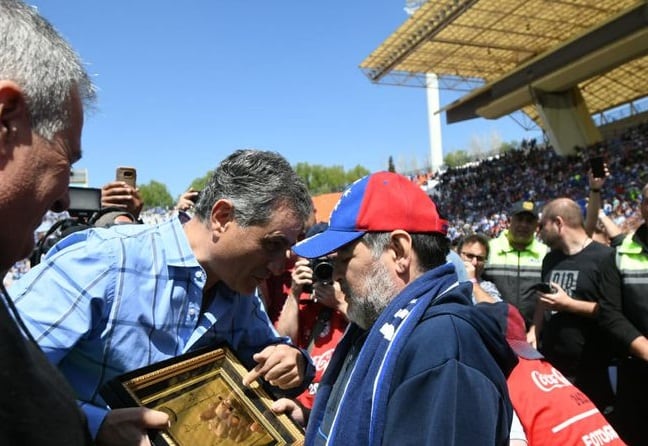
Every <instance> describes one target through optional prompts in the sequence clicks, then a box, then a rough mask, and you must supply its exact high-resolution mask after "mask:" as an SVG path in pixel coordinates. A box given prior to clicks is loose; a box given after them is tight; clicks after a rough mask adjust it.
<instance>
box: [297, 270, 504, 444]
mask: <svg viewBox="0 0 648 446" xmlns="http://www.w3.org/2000/svg"><path fill="white" fill-rule="evenodd" d="M419 281H422V282H419ZM444 281H445V284H444V285H443V287H442V288H443V290H444V291H445V292H444V293H442V292H439V290H440V289H441V287H439V286H438V284H439V283H440V282H444ZM448 281H451V282H454V284H453V285H452V286H451V287H450V290H449V291H447V286H446V285H447V282H448ZM471 293H472V287H471V286H470V284H461V285H458V284H457V283H456V276H455V274H454V268H453V267H451V266H450V267H449V268H448V266H447V265H446V266H443V267H440V268H436V269H435V270H432V271H431V272H428V273H426V274H425V275H424V276H422V277H420V278H418V279H417V280H416V281H415V282H412V284H410V285H409V286H408V287H407V288H405V290H403V292H401V294H399V296H397V297H396V298H395V299H394V301H397V300H400V301H401V304H400V305H402V302H406V301H407V300H409V299H411V298H412V297H414V298H416V300H417V301H420V302H424V303H425V302H426V303H425V304H424V305H425V307H424V308H423V309H421V311H420V314H419V315H418V316H416V318H415V319H414V320H413V321H410V322H411V323H412V325H413V326H412V327H411V328H410V330H409V332H407V333H408V334H407V335H406V337H405V338H404V339H402V340H401V343H400V344H398V348H394V349H392V350H394V351H390V349H389V347H387V348H386V349H385V348H383V347H381V346H380V345H379V344H375V343H374V344H372V343H371V339H372V336H373V335H375V334H376V333H375V332H381V333H384V329H383V330H382V331H381V327H383V328H384V321H382V319H383V315H381V318H380V319H379V320H378V321H377V322H376V324H374V327H373V328H372V329H371V332H370V333H369V335H368V337H367V340H366V341H365V344H364V345H363V348H362V352H361V353H360V356H359V358H358V360H357V361H358V362H357V363H356V366H355V367H356V368H358V367H359V364H358V363H361V362H363V361H364V362H372V363H377V364H379V365H378V366H377V367H380V368H381V371H379V372H375V368H372V367H371V366H368V367H367V368H366V369H362V368H361V369H360V371H359V372H358V371H357V370H355V369H354V372H353V373H352V375H351V379H350V380H349V387H348V388H347V390H346V392H345V396H344V398H343V402H342V403H340V406H339V407H338V411H337V414H336V417H335V422H334V428H333V429H332V431H331V432H330V433H329V434H331V436H330V438H329V442H328V444H333V445H338V444H339V445H342V444H344V445H349V444H353V445H369V444H385V445H394V444H398V445H407V444H411V445H426V444H434V445H505V444H508V435H509V430H510V420H511V416H512V408H511V404H510V401H509V399H508V392H507V387H506V378H505V375H507V374H508V373H509V372H510V370H511V369H512V368H513V366H514V365H515V364H516V363H517V359H516V357H515V355H514V353H513V352H512V351H511V349H510V348H509V346H508V344H507V343H506V340H505V339H504V336H503V335H502V334H501V330H500V329H499V328H498V325H497V323H496V321H495V319H493V318H492V317H491V316H490V315H489V314H488V312H487V311H483V310H482V309H481V308H480V307H475V306H472V305H471V301H470V296H471ZM402 294H406V295H407V294H412V295H413V296H406V297H405V299H404V300H403V299H402V298H401V295H402ZM430 294H434V296H430ZM439 295H440V297H438V296H439ZM435 297H436V300H435ZM426 299H427V300H426ZM394 301H392V304H394V303H395V302H394ZM392 304H390V306H389V307H388V308H387V309H386V310H385V312H383V314H384V313H388V312H394V310H395V309H394V308H392ZM412 305H414V306H416V303H413V304H412ZM495 305H498V304H495ZM502 305H505V304H502ZM397 307H398V305H397ZM412 314H414V311H412ZM406 320H407V319H406ZM402 325H405V323H403V324H402ZM363 334H364V332H363V331H362V330H361V329H360V328H358V327H357V326H355V325H354V324H352V325H351V326H350V328H349V330H348V331H347V333H346V334H345V337H344V339H343V340H342V342H341V343H340V344H339V346H338V348H337V349H336V351H335V353H334V355H333V358H332V360H331V363H330V364H329V367H328V368H327V371H326V373H325V375H324V377H323V379H322V382H321V383H320V386H319V389H318V394H317V398H316V401H315V406H314V408H313V412H312V413H311V418H310V421H309V424H308V431H307V437H306V444H307V445H312V444H322V441H321V440H322V437H323V433H322V432H318V431H319V426H320V423H321V419H322V417H323V413H324V410H325V407H326V403H327V399H328V396H329V395H330V391H331V388H332V386H333V383H334V382H335V379H336V377H337V375H338V373H339V371H340V368H341V365H342V363H343V360H344V358H345V357H346V353H347V351H348V349H349V346H350V345H351V344H352V342H353V340H354V339H357V338H358V337H359V336H362V335H363ZM377 338H380V335H377ZM379 342H380V341H379ZM368 346H371V348H370V350H372V351H367V350H368ZM382 350H386V351H387V353H381V351H382ZM363 355H364V359H363ZM385 358H389V359H388V360H385ZM389 361H391V362H393V367H392V368H391V369H390V370H389V372H388V373H383V372H382V368H383V367H384V364H385V362H389ZM354 374H356V375H360V376H354ZM379 375H380V376H381V377H380V378H376V376H379ZM380 389H388V390H386V391H384V392H382V393H383V394H382V395H381V391H380ZM381 400H382V401H383V402H384V404H381V403H380V401H381ZM317 436H319V439H318V441H317V442H316V441H315V438H316V437H317Z"/></svg>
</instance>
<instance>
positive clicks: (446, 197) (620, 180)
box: [4, 123, 648, 286]
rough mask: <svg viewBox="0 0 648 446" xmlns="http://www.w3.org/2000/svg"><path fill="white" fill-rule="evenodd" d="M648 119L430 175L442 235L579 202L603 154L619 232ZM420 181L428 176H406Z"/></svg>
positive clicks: (155, 215) (633, 217)
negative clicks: (529, 204) (589, 143)
mask: <svg viewBox="0 0 648 446" xmlns="http://www.w3.org/2000/svg"><path fill="white" fill-rule="evenodd" d="M647 148H648V123H643V124H640V125H638V126H636V127H632V128H630V129H628V130H626V131H625V132H624V133H622V134H620V135H619V136H616V137H613V138H611V139H609V140H608V141H607V142H606V143H605V145H602V144H599V145H596V146H594V147H589V148H585V149H583V150H582V151H581V153H580V155H579V156H573V157H562V156H559V155H557V154H556V153H555V151H554V150H553V148H552V147H551V146H549V145H547V144H535V143H534V144H529V143H527V142H526V141H525V143H524V144H521V146H520V147H519V148H518V149H517V150H512V151H509V152H506V153H504V154H501V155H497V156H493V157H490V158H488V159H485V160H482V161H480V162H473V163H469V164H468V165H466V166H464V167H458V168H451V169H448V170H446V171H445V172H444V173H443V174H441V175H438V176H437V177H436V178H434V179H435V180H436V181H435V182H436V186H435V187H434V189H432V190H430V189H428V192H429V193H430V194H432V195H433V196H434V199H435V201H436V202H437V203H438V204H439V207H440V209H442V210H443V211H444V212H445V215H446V217H447V218H448V220H449V221H450V223H451V227H450V229H449V231H448V236H449V237H450V239H451V240H452V241H455V242H458V241H459V240H460V239H461V238H462V237H464V236H466V235H470V234H474V233H483V234H486V235H488V236H489V237H491V238H492V237H496V236H497V235H498V234H499V233H500V232H501V231H502V230H504V229H506V228H507V227H508V220H509V218H508V217H509V216H508V215H507V213H506V210H507V209H509V208H510V207H511V206H512V204H513V203H515V202H518V201H520V200H528V201H534V202H535V203H536V204H537V205H538V206H542V204H543V203H545V202H546V201H548V200H551V199H552V198H556V197H558V196H563V197H568V198H571V199H573V200H575V201H576V202H578V203H580V204H581V205H582V207H583V209H584V208H585V197H586V196H587V170H588V166H587V160H588V158H589V157H590V156H595V155H598V154H601V155H603V156H605V158H606V162H607V166H608V169H609V171H610V177H609V178H608V180H607V181H606V184H607V185H608V186H609V187H607V188H606V189H605V190H603V191H602V194H603V195H602V200H603V205H602V208H603V209H604V210H605V212H606V214H608V216H610V218H611V219H612V221H613V222H614V223H615V224H616V225H618V226H619V227H620V228H622V230H623V231H624V232H629V231H631V230H633V229H634V228H636V227H637V226H638V225H639V224H640V222H641V218H640V215H639V212H638V209H637V206H636V203H637V197H638V196H639V195H640V193H641V186H642V185H643V184H645V183H646V182H647V181H648V157H647V156H646V149H647ZM411 179H412V181H414V182H416V183H418V184H421V185H423V183H425V182H428V183H429V181H431V180H432V178H431V176H430V175H429V174H419V175H414V176H412V177H411ZM174 212H175V210H174V209H170V208H169V209H163V208H157V207H156V208H151V209H147V210H144V211H142V213H141V215H140V218H141V220H142V221H143V222H144V223H151V224H156V223H162V222H164V221H166V220H167V219H168V218H170V217H171V216H172V215H173V214H174ZM66 217H68V214H67V212H63V213H60V214H57V213H54V212H51V211H50V212H48V213H47V214H46V215H45V217H44V220H43V224H41V226H40V227H39V228H38V229H37V231H36V233H35V234H34V237H36V239H38V237H40V236H42V235H43V233H44V232H45V231H47V229H48V228H49V227H50V226H51V225H52V224H53V223H54V222H56V221H57V220H59V219H61V218H66ZM28 270H29V264H28V262H26V261H21V262H18V263H17V264H16V265H14V267H13V268H12V269H11V270H10V271H9V272H8V273H7V275H6V276H5V278H4V283H5V285H7V286H8V285H10V284H11V282H13V281H14V280H17V279H18V278H20V276H22V275H23V274H24V273H25V272H27V271H28Z"/></svg>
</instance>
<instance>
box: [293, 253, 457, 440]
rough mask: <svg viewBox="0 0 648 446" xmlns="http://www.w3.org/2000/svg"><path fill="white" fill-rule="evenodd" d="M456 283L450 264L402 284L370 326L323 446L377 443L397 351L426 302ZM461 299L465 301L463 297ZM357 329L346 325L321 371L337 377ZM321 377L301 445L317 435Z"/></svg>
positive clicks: (328, 385) (323, 390)
mask: <svg viewBox="0 0 648 446" xmlns="http://www.w3.org/2000/svg"><path fill="white" fill-rule="evenodd" d="M457 286H458V282H457V275H456V274H455V270H454V266H453V265H452V264H450V263H448V264H445V265H442V266H440V267H438V268H435V269H433V270H430V271H428V272H426V273H425V274H423V275H422V276H421V277H419V278H417V279H416V280H415V281H414V282H412V283H410V284H409V285H408V286H407V287H406V288H404V289H403V290H402V291H401V292H400V293H399V294H398V295H397V296H396V297H395V298H394V299H393V300H392V301H391V302H390V304H389V305H388V306H387V308H386V309H385V310H384V311H383V312H382V313H381V314H380V317H379V318H378V320H377V321H376V322H375V323H374V324H373V326H372V328H371V330H370V331H369V334H368V335H367V339H366V341H365V343H364V345H363V347H362V350H361V352H360V354H359V356H358V359H357V361H356V364H355V367H354V368H353V371H352V372H351V376H350V378H349V381H348V383H347V385H346V388H345V392H344V396H343V397H342V400H341V401H340V404H339V406H338V409H337V412H336V414H335V418H334V420H333V424H332V427H331V432H330V435H329V439H328V444H340V445H341V444H361V445H378V444H381V440H382V434H383V428H384V425H385V416H386V412H387V400H388V398H389V394H390V384H391V381H392V376H393V373H394V368H395V365H396V363H397V360H398V355H399V353H400V352H401V350H402V347H403V345H404V344H405V343H406V342H407V339H408V338H409V335H410V334H411V333H412V331H413V330H414V328H415V327H416V325H417V324H418V322H419V320H420V319H421V318H422V317H423V315H424V314H425V311H426V310H427V308H428V307H429V306H430V305H433V304H434V302H435V301H436V300H437V299H438V298H439V297H440V296H441V295H443V294H445V293H446V292H448V291H449V290H451V289H454V288H455V287H457ZM466 303H469V301H468V300H466ZM361 332H362V330H361V329H359V327H357V326H356V325H355V324H351V326H350V327H349V330H347V333H345V336H344V337H343V338H342V340H341V341H340V344H339V345H338V347H337V348H336V352H335V354H334V356H333V359H332V360H331V364H329V367H328V368H329V369H330V370H328V369H327V373H326V374H327V375H329V377H331V378H334V377H336V376H337V374H338V372H339V370H340V367H341V365H342V363H343V361H344V357H345V356H346V353H347V352H348V350H349V349H350V347H351V345H352V344H353V342H354V341H355V340H356V339H357V336H358V334H359V333H361ZM326 381H327V379H326V377H324V378H323V380H322V384H321V385H320V387H319V389H318V392H317V398H316V401H315V406H314V407H313V412H312V413H311V417H310V421H309V423H308V431H307V436H306V444H312V441H313V438H314V436H315V435H317V434H318V430H319V426H320V424H321V421H322V417H323V414H324V410H325V408H326V402H327V401H328V398H329V396H330V393H331V389H332V382H330V381H329V382H326Z"/></svg>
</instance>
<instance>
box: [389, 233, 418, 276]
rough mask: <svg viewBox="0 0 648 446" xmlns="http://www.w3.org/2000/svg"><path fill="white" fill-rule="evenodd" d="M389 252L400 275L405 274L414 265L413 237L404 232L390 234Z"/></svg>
mask: <svg viewBox="0 0 648 446" xmlns="http://www.w3.org/2000/svg"><path fill="white" fill-rule="evenodd" d="M390 237H391V240H390V242H389V252H390V255H391V256H392V261H393V262H394V264H395V265H396V271H397V272H398V273H399V274H402V273H405V272H406V271H407V270H408V269H409V267H410V264H411V263H412V253H413V250H412V237H411V236H410V235H409V234H408V233H407V232H406V231H402V230H400V229H399V230H396V231H392V233H391V234H390Z"/></svg>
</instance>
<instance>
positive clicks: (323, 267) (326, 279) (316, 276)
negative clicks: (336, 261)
mask: <svg viewBox="0 0 648 446" xmlns="http://www.w3.org/2000/svg"><path fill="white" fill-rule="evenodd" d="M308 267H309V268H310V269H312V270H313V283H315V282H322V283H323V284H331V283H332V282H333V263H331V261H330V260H329V259H327V258H326V257H320V258H318V259H311V260H310V261H309V262H308ZM303 289H304V292H305V293H312V292H313V285H312V284H311V285H304V287H303Z"/></svg>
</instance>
